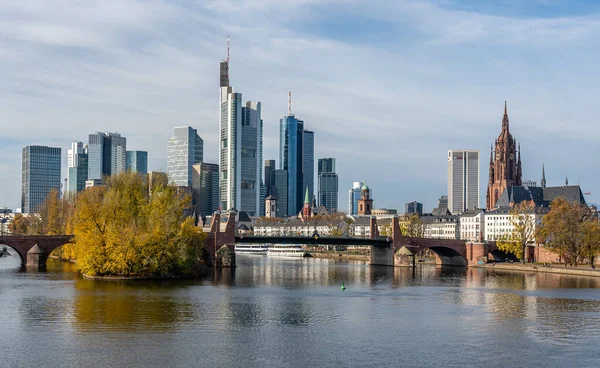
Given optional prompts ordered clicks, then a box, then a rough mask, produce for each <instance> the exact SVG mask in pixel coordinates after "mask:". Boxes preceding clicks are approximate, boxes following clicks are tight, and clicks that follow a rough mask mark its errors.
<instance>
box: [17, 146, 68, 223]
mask: <svg viewBox="0 0 600 368" xmlns="http://www.w3.org/2000/svg"><path fill="white" fill-rule="evenodd" d="M60 154H61V149H60V148H57V147H47V146H27V147H23V155H22V180H21V211H22V212H23V213H35V212H37V211H38V210H39V208H40V206H41V205H42V203H44V200H45V199H46V196H47V195H48V194H49V193H50V191H51V190H53V189H55V190H57V191H60V166H61V157H60Z"/></svg>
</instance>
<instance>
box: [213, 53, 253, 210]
mask: <svg viewBox="0 0 600 368" xmlns="http://www.w3.org/2000/svg"><path fill="white" fill-rule="evenodd" d="M228 53H229V51H228ZM220 72H221V75H220V87H221V93H220V95H219V103H220V108H219V132H220V136H219V170H220V171H219V196H220V200H219V204H220V207H221V208H223V209H227V210H228V209H236V210H238V211H244V212H246V213H247V214H248V215H250V216H259V215H260V208H261V202H262V201H261V198H260V196H261V183H262V181H261V179H262V137H263V121H262V118H261V106H260V102H256V101H249V102H246V105H245V106H242V94H241V93H236V92H234V91H233V87H232V86H230V85H229V55H228V56H227V60H226V61H221V71H220Z"/></svg>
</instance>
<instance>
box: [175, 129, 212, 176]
mask: <svg viewBox="0 0 600 368" xmlns="http://www.w3.org/2000/svg"><path fill="white" fill-rule="evenodd" d="M203 158H204V141H203V140H202V138H200V136H199V135H198V132H197V131H196V129H194V128H192V127H189V126H181V127H175V128H173V136H172V137H171V138H169V141H168V143H167V176H168V177H169V184H174V185H176V186H180V187H187V186H191V185H192V180H193V166H194V165H196V164H199V163H201V162H202V160H203Z"/></svg>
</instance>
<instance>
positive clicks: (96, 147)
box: [88, 132, 127, 180]
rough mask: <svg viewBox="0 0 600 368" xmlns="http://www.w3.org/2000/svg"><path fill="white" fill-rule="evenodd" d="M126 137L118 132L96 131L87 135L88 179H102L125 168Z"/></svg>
mask: <svg viewBox="0 0 600 368" xmlns="http://www.w3.org/2000/svg"><path fill="white" fill-rule="evenodd" d="M126 152H127V139H126V138H125V137H123V136H121V135H120V134H119V133H101V132H96V133H93V134H90V135H89V137H88V179H89V180H94V179H98V180H102V177H103V176H105V175H114V174H118V173H120V172H123V171H125V170H126V168H127V164H126V156H127V154H126Z"/></svg>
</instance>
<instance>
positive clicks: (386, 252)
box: [0, 213, 498, 269]
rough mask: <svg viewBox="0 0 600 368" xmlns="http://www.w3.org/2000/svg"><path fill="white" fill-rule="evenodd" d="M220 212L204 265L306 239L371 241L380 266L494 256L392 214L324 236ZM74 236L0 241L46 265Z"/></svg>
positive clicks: (485, 246)
mask: <svg viewBox="0 0 600 368" xmlns="http://www.w3.org/2000/svg"><path fill="white" fill-rule="evenodd" d="M220 224H221V215H220V213H215V214H214V215H213V217H212V222H211V225H210V230H209V232H208V233H207V237H206V241H205V243H204V252H203V257H204V260H205V262H206V264H208V265H213V266H217V267H218V266H234V265H235V257H233V254H234V251H235V244H236V243H259V244H264V243H272V244H308V245H357V246H370V247H371V252H370V262H369V263H370V264H372V265H383V266H414V264H415V258H416V254H418V253H419V252H420V251H424V250H427V249H429V250H431V251H432V252H433V253H434V254H435V256H436V263H437V264H444V265H454V266H468V265H469V264H476V263H478V262H479V261H482V262H487V260H488V259H489V258H490V257H491V258H492V259H493V258H494V257H496V255H495V253H496V252H497V251H498V250H497V248H496V245H495V243H493V242H492V243H474V242H465V241H461V240H445V239H430V238H415V237H408V236H404V235H402V232H401V230H400V225H399V221H398V217H394V218H393V219H392V234H391V236H388V237H385V236H380V235H379V231H378V227H377V220H376V219H375V217H371V219H370V224H369V225H370V230H371V237H370V238H349V237H326V236H315V237H306V236H304V237H303V236H273V237H271V236H240V235H238V236H236V234H235V215H234V213H231V214H230V216H229V217H228V220H227V224H226V226H225V231H220V227H221V226H220ZM72 238H73V235H55V236H22V235H13V236H0V244H4V245H7V246H9V247H11V248H13V249H14V250H15V251H16V252H17V254H19V257H20V258H21V265H23V266H27V267H38V268H39V269H44V268H45V266H46V259H47V258H48V255H50V253H52V251H53V250H55V249H56V248H58V247H60V246H62V245H64V244H68V243H70V242H71V240H72Z"/></svg>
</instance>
